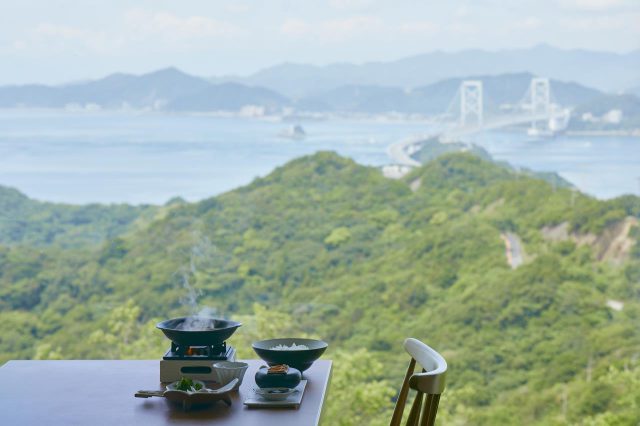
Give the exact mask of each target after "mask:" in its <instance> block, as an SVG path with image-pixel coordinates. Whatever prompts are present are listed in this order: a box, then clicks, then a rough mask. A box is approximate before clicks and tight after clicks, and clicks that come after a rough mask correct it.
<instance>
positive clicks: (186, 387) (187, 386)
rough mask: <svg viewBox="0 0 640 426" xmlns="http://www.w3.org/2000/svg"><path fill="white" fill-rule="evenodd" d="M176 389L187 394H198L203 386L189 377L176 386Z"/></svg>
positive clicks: (182, 379)
mask: <svg viewBox="0 0 640 426" xmlns="http://www.w3.org/2000/svg"><path fill="white" fill-rule="evenodd" d="M176 389H177V390H181V391H185V392H196V391H199V390H200V389H202V385H201V384H200V383H194V382H193V380H191V379H190V378H188V377H183V378H181V379H180V381H179V382H178V383H177V384H176Z"/></svg>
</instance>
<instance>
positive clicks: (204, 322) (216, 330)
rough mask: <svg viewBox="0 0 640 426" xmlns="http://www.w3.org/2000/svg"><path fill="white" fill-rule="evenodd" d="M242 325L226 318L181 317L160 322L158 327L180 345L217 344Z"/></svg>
mask: <svg viewBox="0 0 640 426" xmlns="http://www.w3.org/2000/svg"><path fill="white" fill-rule="evenodd" d="M241 325H242V324H241V323H239V322H236V321H230V320H225V319H217V318H204V317H181V318H173V319H170V320H166V321H162V322H159V323H158V324H157V325H156V327H157V328H159V329H160V330H162V332H163V333H164V335H165V336H167V337H168V338H169V339H170V340H171V341H172V342H174V343H175V344H177V345H178V346H208V345H210V346H217V345H221V344H222V343H223V342H224V341H225V340H227V339H228V338H229V337H231V335H232V334H233V333H234V332H235V331H236V329H237V328H238V327H240V326H241Z"/></svg>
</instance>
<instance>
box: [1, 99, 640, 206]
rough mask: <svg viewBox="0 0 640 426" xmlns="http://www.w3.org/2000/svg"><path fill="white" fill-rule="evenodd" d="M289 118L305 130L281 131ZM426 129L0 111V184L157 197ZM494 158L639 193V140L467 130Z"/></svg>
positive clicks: (193, 192)
mask: <svg viewBox="0 0 640 426" xmlns="http://www.w3.org/2000/svg"><path fill="white" fill-rule="evenodd" d="M293 124H300V125H302V127H303V128H304V131H305V132H306V134H307V136H306V137H305V138H304V139H298V140H294V139H290V138H286V137H283V136H282V133H283V132H286V131H287V129H288V128H289V127H290V126H291V125H293ZM433 130H434V128H433V126H432V125H430V124H429V123H427V122H420V121H402V120H390V119H373V118H371V119H338V118H332V119H326V120H314V121H302V122H298V123H292V122H287V121H283V120H280V119H274V118H270V119H264V118H243V117H237V116H233V117H221V116H211V115H178V114H163V113H149V112H101V111H95V112H77V111H74V112H71V111H61V110H0V185H3V186H9V187H14V188H16V189H18V190H20V191H21V192H23V193H24V194H26V195H28V196H29V197H32V198H35V199H38V200H42V201H54V202H63V203H71V204H86V203H131V204H143V203H144V204H163V203H165V202H167V201H168V200H170V199H171V198H173V197H182V198H184V199H186V200H189V201H196V200H201V199H204V198H207V197H211V196H214V195H217V194H220V193H223V192H226V191H229V190H232V189H234V188H237V187H239V186H242V185H246V184H248V183H250V182H251V181H252V180H253V179H255V178H256V177H259V176H265V175H267V174H268V173H269V172H271V171H272V170H274V168H276V167H279V166H282V165H284V164H286V163H287V162H288V161H290V160H292V159H294V158H297V157H300V156H303V155H308V154H312V153H314V152H317V151H335V152H337V153H339V154H340V155H343V156H346V157H350V158H352V159H354V160H355V161H357V162H358V163H361V164H364V165H370V166H382V165H385V164H389V163H391V159H390V158H389V156H388V155H387V148H388V146H389V145H391V144H392V143H394V142H397V141H399V140H402V139H405V138H407V137H410V136H413V135H419V134H429V133H430V132H433ZM468 141H469V142H472V143H475V144H477V145H480V146H482V147H483V148H485V149H486V150H487V151H488V152H489V153H490V154H491V155H492V156H493V157H494V158H495V159H496V160H501V161H506V162H508V163H510V164H512V165H513V166H515V167H525V168H528V169H531V170H534V171H546V172H549V171H552V172H557V173H558V174H559V175H560V176H562V177H563V178H565V179H567V180H568V181H570V182H572V183H573V184H574V185H575V186H576V187H578V188H579V189H580V190H581V191H583V192H585V193H588V194H590V195H592V196H595V197H598V198H601V199H608V198H612V197H616V196H619V195H622V194H631V193H633V194H638V193H639V192H640V138H636V137H618V136H616V137H600V136H598V137H587V136H579V137H578V136H558V137H555V138H552V139H542V140H531V139H530V138H529V137H528V136H527V135H526V134H524V133H523V132H516V131H492V132H486V133H480V134H476V135H473V136H470V137H468Z"/></svg>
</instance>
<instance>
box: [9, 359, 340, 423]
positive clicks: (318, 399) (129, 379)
mask: <svg viewBox="0 0 640 426" xmlns="http://www.w3.org/2000/svg"><path fill="white" fill-rule="evenodd" d="M246 362H248V363H249V369H248V370H247V373H246V375H245V376H244V381H243V383H242V386H241V387H240V390H239V392H232V393H231V398H232V400H233V404H232V406H231V407H227V406H226V405H225V404H224V403H222V402H220V401H218V402H216V403H215V405H213V406H212V407H210V408H206V409H199V410H194V411H189V412H183V411H182V409H181V408H180V407H175V406H173V405H171V404H170V403H169V402H168V401H166V400H165V399H164V398H148V399H141V398H134V394H135V392H136V391H138V390H140V389H161V386H160V382H159V380H160V377H159V376H160V370H159V369H160V362H159V361H157V360H156V361H106V360H90V361H89V360H82V361H75V360H74V361H9V362H7V363H6V364H5V365H4V366H2V367H0V413H1V414H0V416H2V419H1V421H0V423H2V424H6V425H25V426H27V425H51V426H55V425H65V426H67V425H176V424H180V425H182V424H184V425H192V424H211V425H213V424H215V425H216V426H226V425H235V426H253V425H256V426H257V425H260V426H269V425H274V426H276V425H277V426H289V425H290V426H294V425H295V426H305V425H317V424H318V423H319V421H320V415H321V413H322V406H323V403H324V400H325V395H326V392H327V387H328V385H329V379H330V376H331V361H329V360H318V361H316V362H315V363H314V364H313V366H311V368H310V369H308V370H307V371H305V372H304V376H305V378H306V379H308V383H307V388H306V390H305V393H304V397H303V398H302V403H301V404H300V408H299V409H294V408H270V409H258V408H247V407H246V406H245V405H244V404H243V401H244V399H245V397H246V396H247V395H248V392H249V391H250V390H251V389H252V388H253V387H254V386H255V381H254V379H253V377H254V375H255V372H256V370H257V369H258V367H259V366H261V365H265V363H264V362H263V361H259V360H249V361H246Z"/></svg>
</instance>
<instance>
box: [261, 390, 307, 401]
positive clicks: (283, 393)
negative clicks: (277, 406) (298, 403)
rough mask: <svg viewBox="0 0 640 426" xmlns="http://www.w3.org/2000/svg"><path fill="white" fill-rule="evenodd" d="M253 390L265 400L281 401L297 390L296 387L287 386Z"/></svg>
mask: <svg viewBox="0 0 640 426" xmlns="http://www.w3.org/2000/svg"><path fill="white" fill-rule="evenodd" d="M254 392H255V393H256V395H259V396H260V397H261V398H264V399H266V400H267V401H283V400H285V399H287V398H288V397H289V395H293V394H294V393H296V392H298V390H297V389H289V388H255V389H254Z"/></svg>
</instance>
